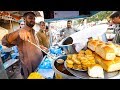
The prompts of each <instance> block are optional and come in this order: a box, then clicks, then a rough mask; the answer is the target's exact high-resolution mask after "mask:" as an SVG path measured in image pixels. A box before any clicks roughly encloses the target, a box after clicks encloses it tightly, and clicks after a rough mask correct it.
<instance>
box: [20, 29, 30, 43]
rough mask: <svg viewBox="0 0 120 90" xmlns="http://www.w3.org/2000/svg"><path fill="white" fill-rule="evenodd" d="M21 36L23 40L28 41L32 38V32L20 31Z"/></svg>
mask: <svg viewBox="0 0 120 90" xmlns="http://www.w3.org/2000/svg"><path fill="white" fill-rule="evenodd" d="M19 36H20V38H21V39H22V40H25V41H28V40H29V39H30V38H31V35H30V32H28V31H27V30H25V29H23V30H20V31H19Z"/></svg>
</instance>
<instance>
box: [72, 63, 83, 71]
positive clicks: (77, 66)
mask: <svg viewBox="0 0 120 90" xmlns="http://www.w3.org/2000/svg"><path fill="white" fill-rule="evenodd" d="M73 69H76V70H81V69H82V67H81V65H80V64H74V65H73Z"/></svg>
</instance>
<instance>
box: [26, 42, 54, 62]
mask: <svg viewBox="0 0 120 90" xmlns="http://www.w3.org/2000/svg"><path fill="white" fill-rule="evenodd" d="M28 42H30V43H31V44H32V45H34V46H35V47H37V48H38V49H40V50H41V51H43V52H44V53H45V54H47V55H48V56H49V57H51V58H52V59H53V60H54V59H56V58H54V57H53V56H52V55H50V54H49V53H47V52H46V51H45V50H43V49H41V48H40V47H39V46H38V45H36V44H34V43H33V42H31V41H30V40H28Z"/></svg>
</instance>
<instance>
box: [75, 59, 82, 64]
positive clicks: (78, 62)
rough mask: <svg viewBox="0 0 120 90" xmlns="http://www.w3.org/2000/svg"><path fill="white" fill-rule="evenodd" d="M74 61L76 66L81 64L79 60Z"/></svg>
mask: <svg viewBox="0 0 120 90" xmlns="http://www.w3.org/2000/svg"><path fill="white" fill-rule="evenodd" d="M73 61H74V63H75V64H81V62H80V60H79V59H74V60H73Z"/></svg>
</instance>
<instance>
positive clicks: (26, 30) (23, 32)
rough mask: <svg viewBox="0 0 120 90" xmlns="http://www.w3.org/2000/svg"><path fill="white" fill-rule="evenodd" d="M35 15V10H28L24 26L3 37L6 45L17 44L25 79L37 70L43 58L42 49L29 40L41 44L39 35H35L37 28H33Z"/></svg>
mask: <svg viewBox="0 0 120 90" xmlns="http://www.w3.org/2000/svg"><path fill="white" fill-rule="evenodd" d="M35 16H36V15H35V14H34V13H33V12H26V13H25V14H24V15H23V18H24V21H25V25H24V27H22V28H20V29H18V30H16V31H14V32H12V33H9V34H7V35H5V36H4V37H3V39H2V44H3V45H4V46H7V47H12V46H15V45H17V47H18V51H19V55H20V61H21V67H22V69H21V71H23V73H22V74H23V77H24V79H27V77H28V76H29V74H30V73H31V72H34V71H35V70H36V68H37V67H38V65H39V64H40V62H41V60H42V59H43V54H42V52H41V50H39V49H38V48H37V47H35V46H34V45H32V44H31V43H30V42H28V40H29V41H31V42H32V43H34V44H36V45H39V42H38V40H37V37H36V36H35V30H34V29H33V26H34V25H35Z"/></svg>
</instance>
